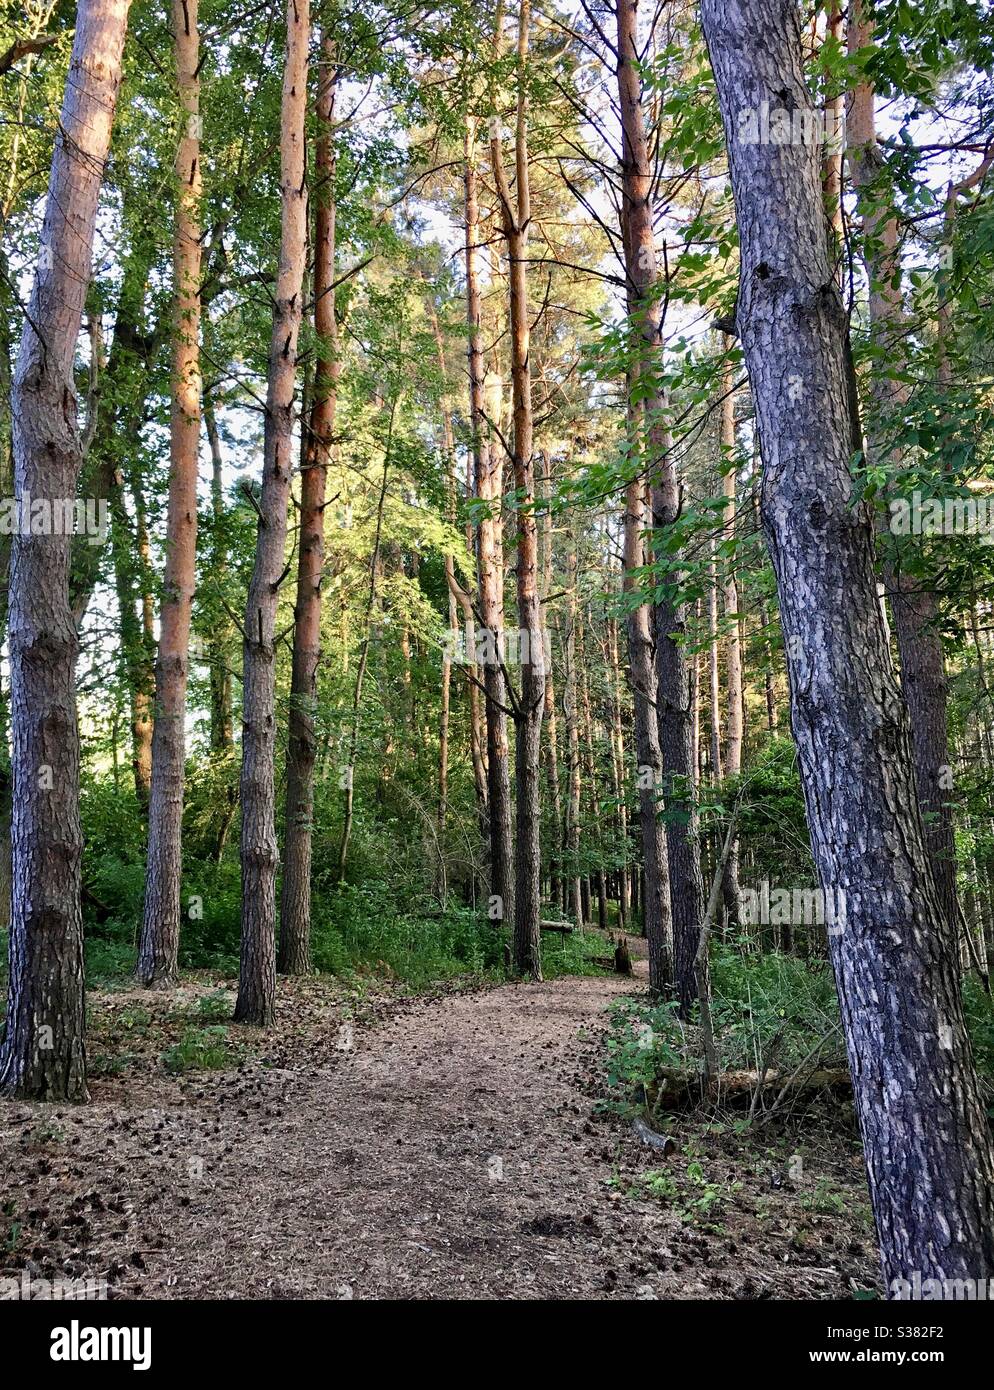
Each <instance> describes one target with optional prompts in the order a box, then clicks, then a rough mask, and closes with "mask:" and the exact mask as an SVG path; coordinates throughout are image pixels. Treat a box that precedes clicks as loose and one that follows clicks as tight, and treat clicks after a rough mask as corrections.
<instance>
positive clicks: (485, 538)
mask: <svg viewBox="0 0 994 1390" xmlns="http://www.w3.org/2000/svg"><path fill="white" fill-rule="evenodd" d="M465 199H466V317H467V320H468V324H469V349H468V356H469V409H470V421H471V423H472V426H473V453H474V462H475V475H476V476H475V483H476V489H475V490H476V496H477V498H478V499H479V501H480V502H481V503H483V504H484V505H485V508H486V511H485V513H483V514H481V516H480V522H479V526H478V527H477V533H476V565H477V571H478V574H479V585H480V618H481V621H482V624H483V633H482V637H483V645H484V661H483V685H484V692H485V696H484V700H485V713H486V721H487V784H488V785H487V803H488V807H489V817H490V893H491V897H492V898H494V899H496V903H495V904H493V908H494V911H493V912H492V915H493V916H495V917H497V918H498V919H499V920H500V921H502V922H504V923H505V924H513V922H514V852H513V849H512V844H511V774H510V766H509V762H510V754H509V750H508V743H507V690H506V683H505V680H504V669H503V666H502V665H501V660H500V654H501V650H502V648H503V643H504V560H503V546H502V543H501V537H502V525H501V496H502V489H501V465H500V455H499V453H498V451H497V448H496V446H495V444H494V439H493V435H492V432H491V429H490V426H491V425H495V426H496V427H497V428H498V429H499V428H500V407H501V398H500V379H499V378H498V377H496V374H494V376H493V383H492V382H491V376H490V374H489V373H487V374H486V375H485V373H484V365H483V347H482V344H481V341H480V334H481V329H482V315H483V305H482V299H481V296H480V267H479V255H480V253H479V221H480V207H479V197H478V192H477V172H476V125H475V121H474V119H473V118H470V119H469V120H468V122H467V130H466V148H465ZM488 388H489V389H488ZM488 417H489V419H488Z"/></svg>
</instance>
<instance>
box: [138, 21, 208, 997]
mask: <svg viewBox="0 0 994 1390" xmlns="http://www.w3.org/2000/svg"><path fill="white" fill-rule="evenodd" d="M197 8H198V0H173V42H174V47H175V54H176V76H177V83H178V87H179V106H180V120H181V134H180V141H179V147H178V149H177V151H176V166H175V172H176V212H175V231H174V241H173V294H174V310H173V314H174V318H173V370H172V418H171V421H170V440H171V466H170V471H169V507H168V512H167V521H166V572H165V578H164V581H163V591H162V608H161V611H160V614H159V652H158V656H157V658H156V663H155V725H154V731H153V734H152V785H151V795H150V798H149V817H148V861H147V867H146V872H145V909H144V915H143V919H142V930H141V937H140V940H139V943H138V963H137V965H136V967H135V974H136V976H137V977H138V979H139V980H140V981H141V982H142V984H144V985H150V986H157V987H158V986H162V987H166V986H169V985H172V984H174V983H175V981H176V976H177V972H178V968H179V964H178V961H179V922H180V891H181V883H182V875H183V846H182V839H183V791H184V780H185V772H186V769H185V749H186V740H185V728H184V725H185V717H186V683H187V675H188V672H189V661H190V619H191V616H192V611H193V594H194V589H195V587H196V551H197V465H198V454H199V447H200V401H201V393H202V388H201V380H200V236H201V226H200V197H201V180H200V128H199V127H200V77H199V71H200V36H199V33H198V30H197Z"/></svg>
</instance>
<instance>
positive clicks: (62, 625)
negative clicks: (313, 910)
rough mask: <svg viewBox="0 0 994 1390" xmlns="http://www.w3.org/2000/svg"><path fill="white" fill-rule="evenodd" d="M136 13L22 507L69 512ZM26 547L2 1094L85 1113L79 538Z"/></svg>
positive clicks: (63, 153)
mask: <svg viewBox="0 0 994 1390" xmlns="http://www.w3.org/2000/svg"><path fill="white" fill-rule="evenodd" d="M127 19H128V0H80V4H79V8H78V10H77V15H76V33H75V37H74V39H73V48H72V56H71V59H70V64H69V74H68V77H67V80H66V87H65V95H64V98H63V103H62V112H61V115H60V119H59V126H58V133H57V135H56V139H55V151H54V154H53V156H52V168H51V174H50V178H49V185H48V199H47V202H46V205H45V219H44V223H43V225H42V232H41V246H42V248H43V250H44V251H45V252H46V253H47V254H44V255H43V256H42V258H41V259H40V261H39V265H38V269H37V271H36V273H35V279H34V285H33V288H32V291H31V298H30V303H29V306H28V311H27V314H26V315H25V324H24V332H23V336H22V338H21V346H20V351H19V353H18V357H17V365H16V368H15V371H14V381H13V393H12V416H13V444H14V492H15V496H17V497H22V498H23V497H25V496H26V495H29V496H30V497H31V498H32V499H34V500H38V499H47V500H49V501H50V503H54V504H57V505H58V506H59V508H60V509H62V510H64V509H69V508H71V505H72V501H73V499H74V498H75V496H76V485H77V482H78V479H79V472H80V465H81V462H82V453H81V445H80V437H79V431H78V428H77V418H76V390H75V385H74V381H73V363H74V360H75V354H76V340H77V338H78V337H79V330H80V324H81V322H82V314H83V303H84V299H85V296H86V290H87V286H88V284H89V280H90V260H91V256H92V251H93V233H94V227H95V224H96V218H97V204H98V201H99V197H100V186H101V183H102V180H103V172H104V162H105V160H106V158H107V152H108V149H109V147H110V135H111V125H112V122H113V118H114V107H115V104H116V101H117V93H118V88H119V86H120V81H121V53H122V50H123V47H124V37H125V33H126V30H127ZM52 532H53V534H50V535H23V534H22V533H21V528H18V530H17V531H16V532H15V534H14V536H13V540H12V545H11V567H10V597H9V605H10V606H9V627H8V632H9V637H8V643H9V652H10V684H11V723H12V730H13V757H12V777H13V817H12V842H13V894H12V913H11V924H10V945H9V961H10V980H9V985H8V995H7V1021H6V1030H5V1033H4V1039H3V1043H2V1045H0V1094H2V1095H7V1096H17V1097H20V1098H22V1099H36V1100H86V1098H87V1090H86V1052H85V1045H84V1027H85V1002H84V982H83V926H82V913H81V908H80V887H81V882H80V860H81V855H82V833H81V828H80V822H79V731H78V728H77V724H76V695H75V681H74V676H75V664H76V652H77V649H78V639H77V635H76V625H75V623H74V622H73V618H72V612H71V610H70V607H69V563H70V544H71V539H72V537H71V534H67V533H66V532H65V528H56V527H54V526H53V528H52Z"/></svg>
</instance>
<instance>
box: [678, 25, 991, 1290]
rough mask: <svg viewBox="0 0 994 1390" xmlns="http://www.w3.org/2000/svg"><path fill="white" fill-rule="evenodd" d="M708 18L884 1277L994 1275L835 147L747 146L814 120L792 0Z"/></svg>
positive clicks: (987, 1172) (821, 862)
mask: <svg viewBox="0 0 994 1390" xmlns="http://www.w3.org/2000/svg"><path fill="white" fill-rule="evenodd" d="M701 12H702V18H703V25H704V32H705V36H706V39H707V43H708V48H709V50H710V56H711V63H712V66H713V68H714V72H715V77H716V81H717V87H718V95H719V102H720V106H721V114H722V120H723V124H724V129H725V135H726V140H727V144H728V151H729V166H730V172H731V181H732V189H733V193H734V197H735V207H736V214H737V222H738V227H739V234H740V245H741V272H740V285H739V299H738V307H737V327H738V331H739V333H740V336H741V338H742V343H743V347H744V350H745V358H746V365H747V367H748V370H749V376H750V380H751V383H752V390H753V395H754V398H755V401H756V410H757V418H758V426H759V432H760V441H761V447H762V455H763V462H764V476H763V494H762V514H763V524H764V528H765V531H766V536H767V541H768V544H769V548H770V554H771V557H772V560H773V567H774V572H775V574H776V578H777V588H778V593H779V598H780V612H781V621H782V623H783V628H784V634H785V638H786V648H787V661H788V674H789V678H790V694H791V723H792V728H793V733H794V738H795V741H796V744H797V749H798V758H799V762H800V768H801V778H802V784H803V788H804V796H805V802H806V806H807V814H808V824H809V828H810V832H811V845H812V852H813V855H814V859H815V863H816V866H817V869H818V874H819V878H820V880H821V884H822V888H823V889H824V890H827V891H831V892H833V894H839V893H841V894H842V895H843V897H842V901H843V902H844V903H845V913H844V921H842V922H841V923H839V924H837V928H836V930H835V931H833V933H832V935H831V936H830V952H831V958H832V964H833V968H834V971H835V978H836V983H837V986H838V992H839V1001H840V1007H841V1013H842V1023H843V1029H844V1033H845V1038H846V1047H847V1051H848V1055H849V1064H850V1070H851V1072H852V1077H853V1090H854V1098H855V1104H856V1111H857V1114H858V1116H859V1121H860V1128H861V1130H862V1136H863V1147H864V1154H865V1158H866V1165H867V1173H868V1177H869V1184H870V1194H871V1198H872V1202H873V1209H874V1215H875V1218H876V1224H877V1232H878V1236H879V1241H880V1250H881V1257H882V1263H883V1272H884V1279H885V1282H886V1283H887V1284H888V1285H889V1286H890V1287H891V1288H893V1285H892V1281H894V1280H899V1279H910V1278H911V1275H912V1273H913V1272H914V1271H918V1272H919V1273H920V1275H921V1277H922V1278H923V1279H925V1278H939V1279H942V1278H965V1277H972V1278H979V1277H989V1276H990V1275H991V1273H992V1270H994V1148H992V1142H991V1135H990V1130H989V1126H988V1123H987V1119H986V1116H985V1113H984V1107H983V1104H982V1101H981V1098H980V1094H979V1089H978V1084H977V1077H976V1072H975V1070H974V1067H973V1060H972V1056H971V1051H970V1044H969V1040H968V1037H967V1032H966V1027H965V1024H964V1019H963V1009H962V1003H961V1000H960V990H959V978H958V964H957V959H956V952H955V949H954V943H953V941H952V939H951V936H950V933H949V930H948V926H947V923H946V920H945V916H944V913H943V910H942V906H941V904H940V902H939V898H938V895H937V892H936V888H935V883H934V880H933V877H932V875H931V873H930V872H929V869H928V865H927V860H926V856H925V832H924V828H923V824H922V818H921V811H920V808H919V805H918V800H917V797H916V794H915V784H914V773H913V753H912V744H911V735H910V729H909V721H908V716H907V710H906V708H905V706H904V703H903V701H902V699H901V695H900V691H899V689H898V685H897V681H896V678H895V674H894V670H893V666H892V664H891V659H890V652H889V649H888V642H887V633H886V629H885V623H884V619H883V615H882V613H881V610H880V606H879V604H878V602H877V596H876V578H875V574H874V556H873V528H872V518H871V516H870V513H869V510H868V508H867V507H866V505H865V504H863V503H862V502H861V501H859V500H858V499H857V498H856V497H855V496H854V482H853V478H852V475H851V472H850V467H849V461H850V458H851V456H852V453H853V449H854V445H855V444H856V443H857V441H858V437H859V413H858V404H857V400H856V384H855V379H854V374H853V371H852V366H851V356H850V350H849V344H848V322H847V315H846V310H845V306H844V304H843V301H842V298H841V295H840V293H839V290H838V288H837V284H836V281H835V276H834V274H833V268H832V263H831V257H830V250H829V245H828V230H827V226H826V220H825V217H824V212H823V203H822V186H821V170H820V158H819V155H820V151H819V148H818V147H817V145H811V144H796V145H777V146H773V145H763V144H761V143H756V142H752V141H750V140H749V138H748V132H749V125H748V122H749V117H750V114H752V115H753V116H754V115H755V112H756V110H757V108H758V106H759V104H760V103H761V102H763V101H768V102H769V103H770V106H771V108H772V107H776V106H778V105H779V106H780V107H787V108H790V109H794V110H798V109H799V110H800V111H801V112H802V114H803V115H804V116H805V117H808V116H809V115H810V97H809V94H808V91H807V88H806V85H805V81H804V75H803V71H802V66H801V35H800V27H799V16H798V11H797V7H796V5H795V4H794V3H793V0H702V5H701ZM809 128H810V127H809ZM792 387H793V388H794V389H791V388H792ZM798 387H799V389H798Z"/></svg>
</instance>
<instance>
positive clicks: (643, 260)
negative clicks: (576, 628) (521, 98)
mask: <svg viewBox="0 0 994 1390" xmlns="http://www.w3.org/2000/svg"><path fill="white" fill-rule="evenodd" d="M615 13H616V19H617V30H618V99H619V104H620V107H621V129H622V190H623V211H624V218H625V219H626V221H627V233H626V236H625V245H626V262H627V264H626V275H627V279H628V282H629V291H630V294H631V297H632V303H633V306H634V310H635V317H636V321H637V327H638V330H639V333H640V335H641V338H642V340H643V341H642V360H641V362H640V364H639V368H640V372H641V374H642V375H643V378H644V380H643V385H642V394H643V399H644V401H645V407H644V409H645V419H646V425H647V429H648V444H649V459H648V463H649V466H650V468H651V469H652V473H653V478H654V483H653V488H652V517H653V525H654V526H656V527H657V528H660V529H662V528H665V527H667V526H672V525H673V524H674V523H675V521H676V519H677V517H678V516H679V513H680V489H679V481H678V478H677V471H676V460H675V457H674V452H673V448H672V439H671V437H670V434H669V430H668V428H667V426H666V416H667V413H668V412H667V401H666V398H665V395H664V393H663V391H662V390H661V388H660V386H659V384H658V379H657V378H655V377H654V372H655V368H656V364H657V361H658V356H659V348H660V337H661V333H662V313H663V304H662V300H661V298H660V296H659V294H658V293H657V292H656V284H657V279H658V270H657V264H656V246H655V238H654V234H653V207H652V177H651V170H650V165H649V152H648V145H647V142H646V135H645V121H644V117H643V113H642V93H641V80H640V77H639V71H638V62H639V46H638V36H637V20H638V0H615ZM672 594H673V586H672V584H666V585H665V586H664V596H663V598H662V599H661V601H660V602H659V603H658V604H657V606H656V610H655V614H654V627H655V633H654V636H655V643H656V651H655V655H656V712H657V718H658V720H659V745H660V752H661V754H662V759H663V786H662V791H663V794H664V798H665V802H666V809H667V813H668V823H667V826H666V845H667V854H668V858H669V876H670V898H671V903H672V914H673V955H674V988H675V991H676V996H677V999H678V1001H679V1004H680V1010H681V1013H682V1014H683V1015H686V1014H687V1013H688V1012H689V1010H690V1008H691V1005H692V1004H693V1001H694V1000H695V999H696V998H697V996H698V994H699V993H700V991H701V990H702V989H703V988H705V987H706V975H707V969H706V966H707V962H706V960H705V961H702V962H698V959H697V957H698V950H697V947H698V942H699V940H700V932H701V922H702V919H703V915H704V881H703V878H702V876H701V858H700V846H699V843H698V836H697V800H696V793H695V790H694V787H693V748H692V741H691V710H690V680H689V670H688V662H687V657H686V652H685V650H684V646H683V642H682V637H683V632H684V629H685V626H686V622H685V615H684V613H683V609H682V605H678V604H677V603H676V602H675V600H674V598H673V597H672Z"/></svg>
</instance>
